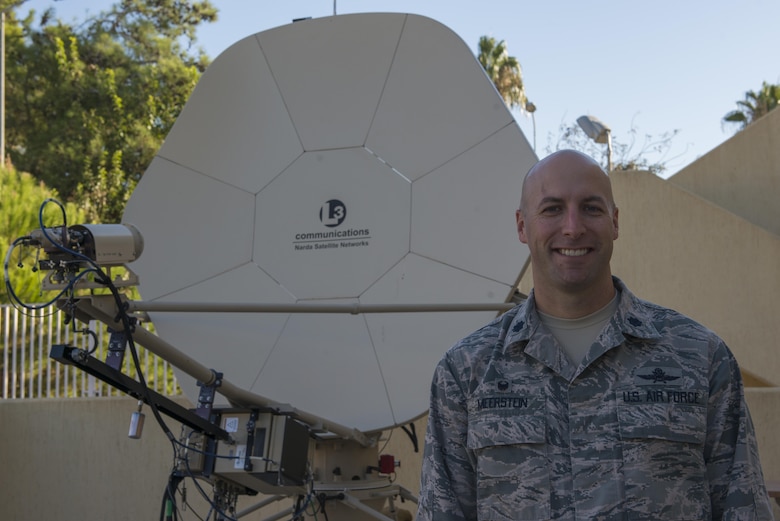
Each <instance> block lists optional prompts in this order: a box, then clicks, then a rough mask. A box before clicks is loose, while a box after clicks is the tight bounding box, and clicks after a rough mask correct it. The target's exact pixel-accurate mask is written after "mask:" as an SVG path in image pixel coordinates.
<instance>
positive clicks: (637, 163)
mask: <svg viewBox="0 0 780 521" xmlns="http://www.w3.org/2000/svg"><path fill="white" fill-rule="evenodd" d="M679 132H680V131H679V130H673V131H671V132H666V133H664V134H661V135H660V136H657V137H653V136H652V135H650V134H645V135H644V136H643V138H642V141H641V143H640V142H639V137H638V134H639V133H638V131H637V130H636V128H635V127H633V126H632V127H631V130H630V131H629V132H628V134H629V136H630V141H629V142H628V143H623V142H621V141H620V140H618V139H616V138H615V137H614V136H613V137H612V155H613V160H612V170H646V171H648V172H652V173H653V174H656V175H661V174H662V173H663V172H664V171H666V163H667V161H669V159H666V156H667V155H668V153H669V150H670V149H671V146H672V140H673V139H674V137H675V136H676V135H677V134H678V133H679ZM637 146H638V147H639V149H638V150H637V149H636V147H637ZM564 148H570V149H574V150H579V151H580V152H583V153H586V154H588V155H589V156H591V157H593V158H597V159H598V158H599V157H601V158H602V159H601V161H600V162H601V166H602V168H604V170H605V171H606V170H607V152H606V147H605V146H604V145H601V144H597V143H595V142H594V141H593V140H591V139H590V138H589V137H588V136H587V135H585V132H584V131H583V130H582V129H581V128H580V127H579V125H576V124H571V125H566V124H563V123H562V124H561V126H560V128H559V135H558V138H557V141H556V142H554V143H553V142H552V138H551V136H550V135H548V139H547V153H548V154H550V153H552V152H555V151H556V150H561V149H564ZM649 154H657V155H659V156H660V157H661V160H659V161H656V162H651V161H650V160H649V159H648V157H647V156H648V155H649Z"/></svg>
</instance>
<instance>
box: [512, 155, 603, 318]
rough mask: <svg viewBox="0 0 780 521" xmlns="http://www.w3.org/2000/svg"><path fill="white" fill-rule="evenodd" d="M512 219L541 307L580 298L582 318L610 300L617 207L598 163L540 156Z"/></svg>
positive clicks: (574, 157)
mask: <svg viewBox="0 0 780 521" xmlns="http://www.w3.org/2000/svg"><path fill="white" fill-rule="evenodd" d="M516 218H517V233H518V236H519V237H520V241H521V242H523V243H525V244H527V245H528V247H529V249H530V250H531V262H532V263H533V278H534V291H535V294H536V295H537V301H538V304H539V306H540V309H541V310H542V311H546V312H549V311H552V309H551V308H555V307H558V301H560V299H567V302H569V303H571V302H574V301H576V302H579V303H580V305H581V307H582V310H581V311H582V314H581V316H584V315H586V314H589V313H591V312H594V311H596V310H598V309H600V307H603V306H604V305H606V304H607V303H608V302H609V300H610V299H611V298H612V296H613V295H614V287H613V284H612V273H611V270H610V266H609V263H610V259H611V258H612V243H613V241H614V240H615V239H617V237H618V210H617V207H616V206H615V203H614V200H613V197H612V186H611V183H610V180H609V177H608V176H607V174H605V173H604V171H603V170H602V169H601V167H600V166H599V165H598V163H596V162H595V161H593V159H591V158H590V157H588V156H586V155H584V154H581V153H579V152H575V151H572V150H565V151H560V152H556V153H555V154H552V155H550V156H548V157H546V158H544V159H543V160H542V161H540V162H539V163H537V164H536V165H535V166H534V167H533V168H532V169H531V171H530V172H529V173H528V175H527V176H526V179H525V182H524V185H523V196H522V202H521V207H520V209H519V210H517V213H516ZM594 306H595V309H592V308H594ZM544 307H547V308H548V309H547V310H545V309H544ZM558 316H562V315H561V314H559V315H558Z"/></svg>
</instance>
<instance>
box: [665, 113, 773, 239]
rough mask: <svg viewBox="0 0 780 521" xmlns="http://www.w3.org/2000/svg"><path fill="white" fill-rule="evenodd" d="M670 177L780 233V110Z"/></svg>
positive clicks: (692, 190)
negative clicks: (779, 199)
mask: <svg viewBox="0 0 780 521" xmlns="http://www.w3.org/2000/svg"><path fill="white" fill-rule="evenodd" d="M669 182H671V183H672V184H675V185H677V186H679V187H681V188H685V189H686V190H689V191H691V192H693V193H695V194H698V195H700V196H702V197H704V198H705V199H707V200H709V201H712V202H713V203H715V204H717V205H718V206H721V207H723V208H725V209H727V210H729V211H731V212H733V213H735V214H737V215H739V216H742V217H744V218H745V219H747V220H748V221H750V222H751V223H753V224H755V225H757V226H760V227H762V228H765V229H766V230H768V231H769V232H771V233H774V234H775V235H780V204H778V195H780V110H774V111H772V112H770V113H769V114H767V115H766V116H764V117H762V118H761V119H759V120H758V121H756V122H755V123H753V124H751V125H749V126H748V127H747V128H746V129H744V130H743V131H741V132H738V133H737V134H735V135H734V136H733V137H732V138H731V139H729V140H728V141H726V142H725V143H723V144H722V145H720V146H719V147H717V148H715V149H713V150H712V151H710V152H708V153H707V154H706V155H704V156H702V157H700V158H699V159H697V160H696V161H694V162H693V163H691V164H690V165H688V166H686V167H685V168H683V169H682V170H680V171H679V172H678V173H676V174H675V175H673V176H672V177H670V178H669Z"/></svg>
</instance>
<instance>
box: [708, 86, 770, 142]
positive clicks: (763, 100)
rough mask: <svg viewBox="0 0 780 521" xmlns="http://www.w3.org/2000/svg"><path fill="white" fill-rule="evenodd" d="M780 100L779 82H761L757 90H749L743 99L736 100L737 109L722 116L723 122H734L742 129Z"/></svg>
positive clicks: (767, 111)
mask: <svg viewBox="0 0 780 521" xmlns="http://www.w3.org/2000/svg"><path fill="white" fill-rule="evenodd" d="M778 102H780V84H778V85H772V84H770V83H767V82H763V84H762V85H761V88H760V89H759V90H758V92H755V91H752V90H749V91H747V92H746V93H745V99H744V100H741V101H737V107H739V108H737V109H735V110H732V111H731V112H729V113H728V114H726V115H725V116H723V121H722V123H723V124H736V125H738V127H739V128H738V129H737V131H739V130H742V129H744V128H745V127H747V126H748V125H750V124H751V123H753V122H754V121H756V120H757V119H758V118H760V117H761V116H764V115H766V114H767V113H769V111H771V110H774V109H775V108H777V105H778Z"/></svg>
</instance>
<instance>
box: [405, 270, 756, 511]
mask: <svg viewBox="0 0 780 521" xmlns="http://www.w3.org/2000/svg"><path fill="white" fill-rule="evenodd" d="M614 281H615V285H616V287H617V289H618V291H620V300H619V304H618V310H617V312H616V313H615V315H614V316H613V317H612V319H611V320H610V322H609V323H608V324H607V326H606V327H605V328H604V330H603V331H602V332H601V333H600V335H599V336H598V338H597V339H596V341H595V342H594V343H593V345H592V346H591V347H590V350H589V352H588V353H587V355H586V356H585V359H584V360H583V361H582V363H581V364H578V365H574V364H572V363H571V362H569V360H568V358H567V357H566V355H565V354H564V352H563V350H562V348H561V347H560V346H559V345H558V344H557V342H556V340H555V339H554V338H553V336H552V335H551V334H550V332H549V330H547V329H546V328H545V327H544V326H543V325H542V324H541V322H540V320H539V318H538V315H537V313H536V311H535V304H534V298H533V293H532V294H531V296H530V298H529V299H528V300H527V301H526V302H524V303H523V304H521V305H519V306H517V307H515V308H514V309H512V310H510V311H508V312H507V313H505V314H504V315H503V316H501V317H499V318H497V319H496V320H495V321H493V322H492V323H490V324H488V325H487V326H485V327H483V328H482V329H480V330H478V331H476V332H474V333H473V334H471V335H470V336H468V337H466V338H464V339H463V340H461V341H460V342H459V343H458V344H456V345H455V346H454V347H452V348H451V349H450V350H449V351H448V352H447V353H446V355H445V356H444V357H443V359H442V360H441V361H440V363H439V364H438V366H437V367H436V370H435V374H434V378H433V384H432V395H431V408H430V412H429V418H428V430H427V433H426V438H425V453H424V459H423V468H422V480H421V488H420V500H419V510H418V515H417V521H428V520H432V521H456V520H491V521H504V520H519V519H524V520H526V519H561V520H575V519H576V520H604V521H617V520H635V519H636V520H651V519H652V520H683V519H684V520H694V519H695V520H709V519H728V520H754V519H755V520H770V519H772V510H771V507H770V504H769V499H768V497H767V493H766V489H765V486H764V480H763V475H762V471H761V467H760V462H759V459H758V450H757V446H756V440H755V435H754V431H753V425H752V422H751V420H750V416H749V413H748V410H747V407H746V404H745V400H744V394H743V387H742V381H741V377H740V373H739V368H738V366H737V363H736V361H735V359H734V357H733V355H732V354H731V352H730V351H729V349H728V347H727V346H726V345H725V344H724V343H723V341H722V340H721V339H720V338H718V337H717V336H716V335H715V334H714V333H713V332H711V331H709V330H708V329H706V328H705V327H703V326H701V325H699V324H697V323H696V322H694V321H692V320H691V319H689V318H687V317H685V316H683V315H681V314H679V313H677V312H674V311H671V310H669V309H666V308H662V307H660V306H657V305H654V304H651V303H648V302H645V301H642V300H640V299H638V298H636V297H635V296H634V295H633V294H632V293H631V292H630V291H629V290H628V289H627V288H626V287H625V286H624V285H623V283H622V282H621V281H620V280H618V279H617V278H615V279H614Z"/></svg>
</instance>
